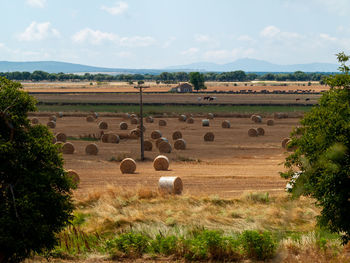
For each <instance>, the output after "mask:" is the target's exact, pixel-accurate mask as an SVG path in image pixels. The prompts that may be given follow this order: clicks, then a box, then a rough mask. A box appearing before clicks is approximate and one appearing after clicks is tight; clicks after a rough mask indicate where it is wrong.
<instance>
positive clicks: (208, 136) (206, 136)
mask: <svg viewBox="0 0 350 263" xmlns="http://www.w3.org/2000/svg"><path fill="white" fill-rule="evenodd" d="M214 138H215V135H214V133H212V132H207V133H206V134H204V141H206V142H212V141H214Z"/></svg>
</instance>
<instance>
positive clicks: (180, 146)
mask: <svg viewBox="0 0 350 263" xmlns="http://www.w3.org/2000/svg"><path fill="white" fill-rule="evenodd" d="M174 148H175V149H176V150H186V141H185V140H184V139H178V140H176V141H175V142H174Z"/></svg>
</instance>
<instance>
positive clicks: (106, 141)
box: [101, 133, 109, 143]
mask: <svg viewBox="0 0 350 263" xmlns="http://www.w3.org/2000/svg"><path fill="white" fill-rule="evenodd" d="M108 137H109V133H104V134H102V136H101V141H102V142H104V143H108Z"/></svg>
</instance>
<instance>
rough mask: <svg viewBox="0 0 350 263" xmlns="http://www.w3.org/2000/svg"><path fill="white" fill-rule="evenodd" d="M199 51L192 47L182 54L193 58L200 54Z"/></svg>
mask: <svg viewBox="0 0 350 263" xmlns="http://www.w3.org/2000/svg"><path fill="white" fill-rule="evenodd" d="M198 51H199V49H198V48H195V47H191V48H189V49H186V50H184V51H182V52H180V54H181V55H185V56H193V55H194V54H196V53H198Z"/></svg>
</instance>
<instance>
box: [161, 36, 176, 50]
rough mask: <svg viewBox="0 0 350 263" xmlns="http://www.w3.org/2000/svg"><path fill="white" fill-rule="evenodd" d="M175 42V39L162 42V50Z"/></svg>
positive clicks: (171, 38)
mask: <svg viewBox="0 0 350 263" xmlns="http://www.w3.org/2000/svg"><path fill="white" fill-rule="evenodd" d="M175 40H176V37H170V38H169V39H168V40H167V41H165V42H164V44H163V45H162V48H167V47H170V46H171V44H172V43H173V42H174V41H175Z"/></svg>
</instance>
